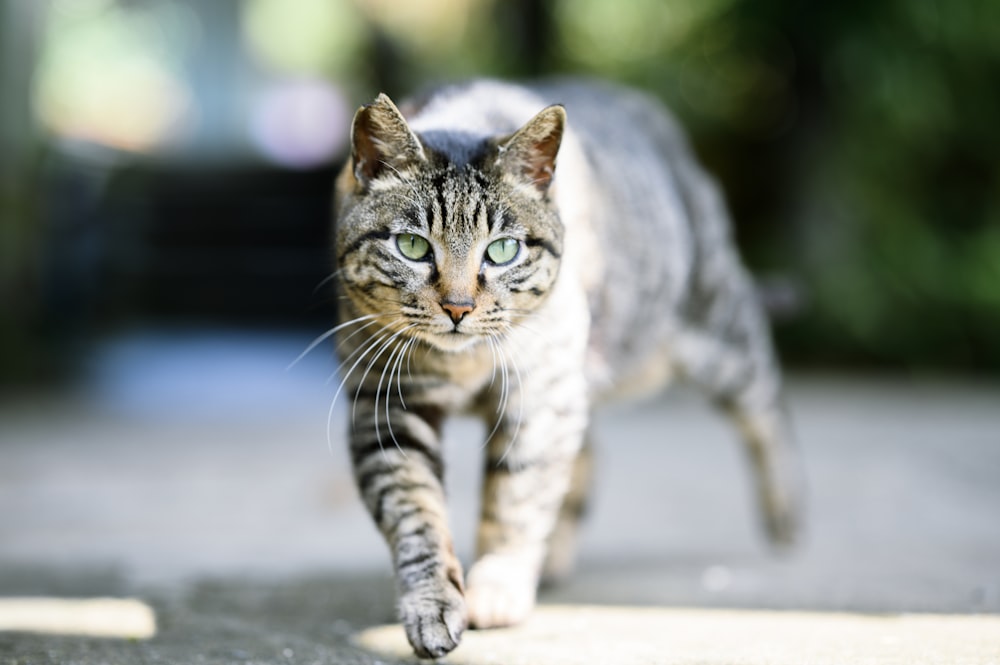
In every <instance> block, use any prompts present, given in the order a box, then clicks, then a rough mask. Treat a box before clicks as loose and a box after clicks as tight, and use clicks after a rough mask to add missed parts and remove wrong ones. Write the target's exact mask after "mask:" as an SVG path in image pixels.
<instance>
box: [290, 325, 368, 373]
mask: <svg viewBox="0 0 1000 665" xmlns="http://www.w3.org/2000/svg"><path fill="white" fill-rule="evenodd" d="M378 316H379V315H378V314H366V315H365V316H359V317H357V318H356V319H351V320H350V321H344V322H343V323H341V324H340V325H336V326H334V327H332V328H330V329H329V330H327V331H326V332H325V333H323V334H322V335H320V336H319V337H317V338H316V339H314V340H313V341H312V342H310V343H309V346H307V347H306V350H305V351H303V352H302V353H300V354H299V355H298V357H297V358H296V359H295V360H293V361H292V362H291V363H289V365H288V367H286V368H285V371H288V370H290V369H291V368H293V367H295V365H296V364H298V362H299V361H300V360H302V359H303V358H305V357H306V355H308V354H309V352H310V351H312V350H313V349H315V348H316V347H317V346H319V345H320V344H322V343H323V342H325V341H326V340H327V339H329V338H330V336H331V335H334V334H336V333H337V331H339V330H343V329H344V328H346V327H347V326H349V325H352V324H355V323H360V322H361V321H367V320H369V319H374V318H376V317H378ZM362 329H363V328H362Z"/></svg>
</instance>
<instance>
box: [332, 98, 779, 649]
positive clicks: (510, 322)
mask: <svg viewBox="0 0 1000 665" xmlns="http://www.w3.org/2000/svg"><path fill="white" fill-rule="evenodd" d="M402 109H403V110H402V111H401V110H399V108H397V107H396V106H395V105H394V104H393V102H392V101H391V100H390V99H389V97H387V96H386V95H384V94H381V95H379V96H378V98H377V99H375V101H374V102H373V103H371V104H369V105H367V106H363V107H361V108H360V109H359V110H358V111H357V113H356V115H355V117H354V120H353V124H352V127H351V154H350V157H349V160H348V163H347V164H346V166H345V167H344V169H343V170H342V171H341V172H340V174H339V176H338V177H337V181H336V187H335V190H336V191H335V210H334V213H335V222H334V230H335V234H334V235H335V240H334V244H335V260H336V262H337V269H338V272H337V273H336V274H337V276H338V285H337V291H338V296H339V306H338V314H339V317H340V320H341V321H342V323H341V324H340V325H339V326H338V327H337V329H336V334H337V346H338V349H339V352H340V354H341V362H342V367H343V368H344V379H343V381H344V382H343V383H342V384H341V390H344V391H346V392H345V394H347V395H350V396H353V398H354V404H353V407H352V409H353V415H352V428H351V432H350V454H351V460H352V464H353V468H354V474H355V479H356V482H357V487H358V489H359V493H360V495H361V497H362V499H363V501H364V503H365V505H366V506H367V508H368V510H369V512H370V513H371V515H372V517H373V519H374V521H375V524H376V525H377V527H378V528H379V530H380V531H381V532H382V534H383V535H384V537H385V539H386V541H387V543H388V546H389V549H390V552H391V556H392V561H393V565H394V569H395V575H396V580H397V585H398V610H399V618H400V620H401V622H402V624H403V626H404V628H405V631H406V635H407V638H408V639H409V641H410V644H411V645H412V647H413V649H414V651H415V653H416V654H417V655H418V656H420V657H425V658H433V657H440V656H442V655H444V654H446V653H448V652H449V651H451V650H452V649H454V648H455V646H456V645H457V644H458V643H459V640H460V638H461V635H462V632H463V630H464V629H465V628H466V627H467V626H471V627H477V628H488V627H495V626H506V625H510V624H513V623H516V622H518V621H520V620H522V619H523V618H525V617H526V616H527V615H528V614H529V613H530V611H531V609H532V608H533V606H534V603H535V596H536V588H537V586H538V584H539V581H540V579H541V578H542V577H543V576H548V577H560V576H563V575H565V574H566V573H567V572H568V570H569V568H570V566H571V565H572V560H573V556H572V552H573V545H574V541H575V533H576V529H577V521H578V518H579V516H580V513H581V512H582V507H583V505H584V502H585V497H586V489H587V486H588V482H589V478H590V475H591V467H592V463H591V457H590V437H589V435H588V422H589V419H590V413H591V410H592V409H593V408H594V407H595V406H596V405H599V404H601V403H605V402H607V401H609V400H612V399H617V398H620V397H623V396H628V395H632V394H643V393H648V392H650V391H653V390H656V389H658V388H660V387H661V386H664V385H666V384H667V383H668V382H669V381H670V379H671V378H672V377H673V376H674V375H677V376H682V377H684V378H685V379H687V380H689V381H691V382H693V383H694V384H696V385H697V386H699V387H700V388H702V389H703V390H704V391H705V393H706V394H707V395H708V396H709V397H710V398H711V399H712V400H714V401H715V402H716V403H717V404H719V405H720V406H721V407H722V408H723V409H724V410H725V411H726V412H728V413H729V414H730V415H731V416H732V418H733V420H734V421H735V423H736V424H737V425H738V426H739V429H740V430H741V433H742V439H743V440H744V441H745V443H746V447H747V450H748V452H749V457H750V460H751V462H752V467H753V469H754V471H755V476H756V480H757V490H758V499H759V503H760V506H761V509H762V510H761V512H762V515H763V518H764V523H765V526H766V528H767V531H768V533H769V535H770V537H771V538H772V539H773V540H774V541H775V542H777V543H787V542H790V541H791V540H792V539H793V537H794V536H795V533H796V529H797V523H798V513H799V507H798V493H799V492H798V484H799V483H798V474H797V466H798V463H797V457H796V454H795V452H794V448H793V446H792V444H791V441H790V439H789V434H788V427H787V425H786V419H785V417H784V415H783V409H782V406H781V386H780V384H781V381H780V376H779V369H778V367H777V363H776V360H775V356H774V352H773V350H772V345H771V341H770V337H769V330H768V325H767V322H766V319H765V315H764V313H763V312H762V310H761V306H760V304H759V302H758V300H757V298H756V297H755V291H754V288H753V285H752V282H751V279H750V278H749V276H748V274H747V272H746V271H745V269H744V268H743V266H742V264H741V262H740V259H739V257H738V255H737V253H736V251H735V249H734V246H733V243H732V241H731V239H730V228H729V227H730V224H729V220H728V214H727V211H726V208H725V205H724V203H723V200H722V198H721V195H720V193H719V190H718V189H717V187H716V186H715V184H714V183H713V181H712V180H711V179H710V178H709V177H708V176H707V175H706V174H705V173H704V172H703V170H702V169H701V168H700V167H699V165H698V164H697V162H696V161H695V158H694V157H693V156H692V151H691V149H690V148H689V146H688V144H687V142H686V140H685V138H684V135H683V134H682V132H681V130H680V129H679V127H678V126H677V124H676V123H675V121H674V120H673V119H672V118H671V116H670V115H669V114H668V112H667V111H666V110H665V109H664V108H663V107H662V106H661V105H660V104H659V103H658V102H656V101H655V100H654V99H653V98H652V97H650V96H647V95H646V94H644V93H641V92H638V91H634V90H631V89H626V88H623V87H618V86H614V85H611V84H606V83H599V82H592V81H575V80H574V81H553V82H548V83H538V84H533V85H528V86H522V85H515V84H511V83H503V82H499V81H490V80H476V81H471V82H467V83H464V84H457V85H451V86H446V87H444V88H441V89H437V90H435V91H433V92H431V93H428V94H425V95H422V96H420V97H418V98H416V99H415V100H413V101H411V102H408V103H406V104H403V105H402ZM338 392H339V391H338ZM458 412H463V413H472V414H476V415H478V416H479V417H481V418H482V419H483V420H484V421H485V424H486V431H487V432H488V439H487V442H486V444H485V445H484V449H485V475H484V486H483V490H482V506H481V522H480V526H479V530H478V535H477V555H476V560H475V563H474V564H473V565H472V567H471V568H470V570H469V572H468V575H467V576H465V577H463V573H462V567H461V564H460V563H459V561H458V559H457V558H456V556H455V553H454V549H453V546H452V539H451V535H450V532H449V528H448V523H447V522H448V520H447V513H446V508H445V497H444V491H443V489H442V478H443V474H444V464H443V461H442V458H441V438H440V437H441V425H442V420H443V419H444V418H445V417H446V416H448V415H450V414H454V413H458Z"/></svg>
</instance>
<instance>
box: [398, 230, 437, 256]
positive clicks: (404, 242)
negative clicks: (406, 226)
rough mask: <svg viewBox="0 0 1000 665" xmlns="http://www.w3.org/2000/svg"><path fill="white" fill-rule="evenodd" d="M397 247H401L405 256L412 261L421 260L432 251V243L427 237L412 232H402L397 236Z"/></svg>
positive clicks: (400, 249)
mask: <svg viewBox="0 0 1000 665" xmlns="http://www.w3.org/2000/svg"><path fill="white" fill-rule="evenodd" d="M396 247H399V251H400V252H401V253H402V254H403V256H405V257H406V258H408V259H410V260H411V261H419V260H420V259H422V258H424V257H425V256H427V253H428V252H430V251H431V245H430V243H429V242H427V239H426V238H421V237H420V236H418V235H414V234H412V233H400V234H399V235H398V236H396Z"/></svg>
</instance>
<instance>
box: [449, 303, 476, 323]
mask: <svg viewBox="0 0 1000 665" xmlns="http://www.w3.org/2000/svg"><path fill="white" fill-rule="evenodd" d="M475 308H476V303H474V302H473V301H471V300H463V301H460V302H459V301H454V300H445V301H443V302H442V303H441V309H443V310H444V311H446V312H448V316H450V317H451V320H452V321H454V322H455V325H458V322H459V321H461V320H462V319H463V318H465V315H466V314H468V313H469V312H471V311H472V310H474V309H475Z"/></svg>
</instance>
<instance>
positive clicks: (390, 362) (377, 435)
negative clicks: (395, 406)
mask: <svg viewBox="0 0 1000 665" xmlns="http://www.w3.org/2000/svg"><path fill="white" fill-rule="evenodd" d="M400 334H402V331H400V332H397V333H396V334H395V335H393V336H392V339H390V340H389V341H390V342H391V341H393V340H395V339H396V338H397V337H399V335H400ZM401 349H402V345H396V346H395V347H393V349H392V352H391V353H389V357H388V358H387V359H386V361H385V366H384V367H383V368H382V374H380V375H379V377H378V386H376V388H375V412H374V414H373V415H374V419H375V438H376V439H377V440H378V442H379V446H380V447H381V445H382V434H381V432H379V426H378V416H379V413H378V402H379V398H380V397H381V395H382V381H384V380H385V373H386V371H388V369H389V368H390V367H392V365H393V359H394V358H395V357H396V355H397V354H398V353H399V352H400V350H401ZM362 381H364V379H363V378H362ZM358 390H359V391H360V386H359V387H358ZM391 391H392V374H391V373H390V374H389V383H388V384H387V385H386V387H385V424H386V427H388V428H389V436H390V437H391V438H392V442H393V443H395V444H396V448H397V449H399V452H400V453H401V454H402V455H403V458H404V459H405V458H406V453H405V452H403V448H402V446H400V445H399V441H397V440H396V435H395V434H394V433H393V431H392V421H391V420H390V419H389V396H390V394H391ZM355 399H356V398H355ZM355 405H357V401H355Z"/></svg>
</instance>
